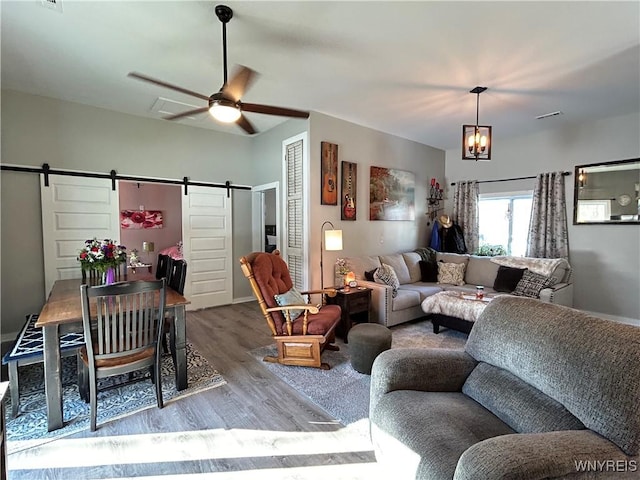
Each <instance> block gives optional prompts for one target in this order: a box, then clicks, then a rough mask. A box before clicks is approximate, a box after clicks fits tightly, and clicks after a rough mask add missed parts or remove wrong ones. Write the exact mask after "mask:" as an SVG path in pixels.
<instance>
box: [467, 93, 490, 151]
mask: <svg viewBox="0 0 640 480" xmlns="http://www.w3.org/2000/svg"><path fill="white" fill-rule="evenodd" d="M486 89H487V87H475V88H474V89H473V90H470V91H469V93H475V94H476V95H477V97H476V124H475V125H463V126H462V159H463V160H476V161H478V160H491V127H490V126H489V125H480V123H479V121H478V119H479V116H480V94H481V93H482V92H484V91H485V90H486Z"/></svg>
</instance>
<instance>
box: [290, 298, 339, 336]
mask: <svg viewBox="0 0 640 480" xmlns="http://www.w3.org/2000/svg"><path fill="white" fill-rule="evenodd" d="M340 315H341V310H340V307H339V306H338V305H324V306H323V307H322V308H321V309H320V311H319V312H318V313H315V314H311V313H310V314H309V316H308V317H307V318H308V321H309V322H308V323H307V334H308V335H324V334H325V333H327V332H328V331H329V330H331V328H333V326H334V325H335V324H336V323H337V322H339V321H340ZM293 334H294V335H302V317H301V316H300V317H298V318H297V319H296V321H295V322H293Z"/></svg>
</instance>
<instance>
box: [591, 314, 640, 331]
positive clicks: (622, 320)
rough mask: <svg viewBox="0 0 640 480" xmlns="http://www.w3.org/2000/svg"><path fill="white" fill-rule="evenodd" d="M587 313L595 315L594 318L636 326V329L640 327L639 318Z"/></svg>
mask: <svg viewBox="0 0 640 480" xmlns="http://www.w3.org/2000/svg"><path fill="white" fill-rule="evenodd" d="M585 313H588V314H589V315H593V316H594V317H600V318H604V319H606V320H613V321H614V322H619V323H626V324H628V325H634V326H636V327H640V320H639V319H637V318H627V317H620V316H618V315H609V314H608V313H602V312H589V311H585Z"/></svg>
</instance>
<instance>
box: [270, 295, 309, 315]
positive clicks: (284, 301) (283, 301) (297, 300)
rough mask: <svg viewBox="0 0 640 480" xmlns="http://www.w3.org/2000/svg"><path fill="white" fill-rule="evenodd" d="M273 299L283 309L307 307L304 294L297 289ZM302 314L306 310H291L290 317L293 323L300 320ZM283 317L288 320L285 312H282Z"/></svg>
mask: <svg viewBox="0 0 640 480" xmlns="http://www.w3.org/2000/svg"><path fill="white" fill-rule="evenodd" d="M273 298H274V299H275V301H276V303H277V304H278V305H279V306H281V307H286V306H287V305H306V303H307V302H306V300H305V299H304V297H303V296H302V294H301V293H300V292H299V291H298V290H296V289H295V288H292V289H291V290H289V291H288V292H285V293H283V294H281V295H274V296H273ZM302 312H304V310H290V311H289V315H290V316H291V321H294V320H295V319H296V318H298V317H299V316H300V315H301V314H302ZM282 315H283V316H284V317H285V318H286V315H285V313H284V312H282Z"/></svg>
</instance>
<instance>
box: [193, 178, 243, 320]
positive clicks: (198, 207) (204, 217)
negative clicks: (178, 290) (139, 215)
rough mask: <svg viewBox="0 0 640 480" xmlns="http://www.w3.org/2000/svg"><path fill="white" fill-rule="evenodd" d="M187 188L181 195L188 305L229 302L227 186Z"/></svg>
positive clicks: (198, 305)
mask: <svg viewBox="0 0 640 480" xmlns="http://www.w3.org/2000/svg"><path fill="white" fill-rule="evenodd" d="M188 192H189V194H188V195H183V197H182V242H183V254H184V258H185V260H186V261H187V279H186V282H185V287H184V296H185V297H186V298H188V299H189V300H190V301H191V305H189V306H188V308H189V309H190V310H195V309H199V308H208V307H215V306H218V305H228V304H230V303H232V301H233V273H232V272H233V271H232V261H233V256H232V248H231V226H232V225H231V197H229V198H227V190H226V189H224V188H211V187H197V186H190V187H189V190H188Z"/></svg>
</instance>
